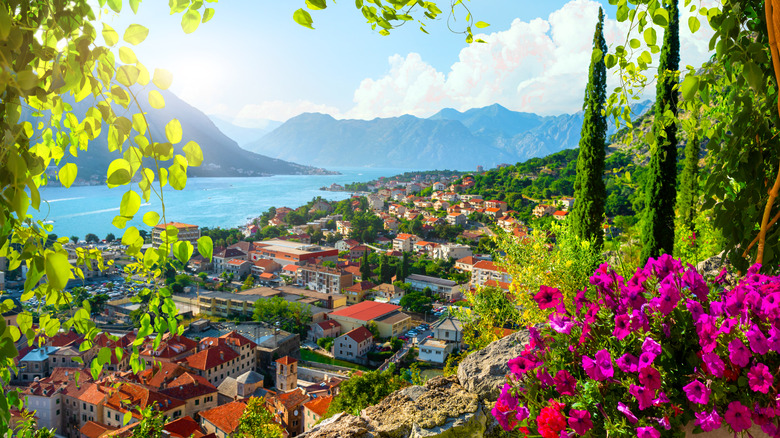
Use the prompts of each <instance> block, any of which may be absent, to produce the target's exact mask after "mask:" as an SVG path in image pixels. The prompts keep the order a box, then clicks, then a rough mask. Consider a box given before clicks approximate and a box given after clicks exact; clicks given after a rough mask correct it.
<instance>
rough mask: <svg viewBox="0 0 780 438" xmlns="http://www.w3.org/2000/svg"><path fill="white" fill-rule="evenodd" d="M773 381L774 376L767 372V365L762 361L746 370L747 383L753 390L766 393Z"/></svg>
mask: <svg viewBox="0 0 780 438" xmlns="http://www.w3.org/2000/svg"><path fill="white" fill-rule="evenodd" d="M774 383H775V377H774V376H773V375H772V373H770V372H769V367H767V366H766V365H764V364H762V363H758V364H756V365H754V366H753V368H751V369H750V371H748V384H750V389H752V390H753V391H756V392H762V393H764V394H767V393H769V388H770V387H771V386H772V385H773V384H774Z"/></svg>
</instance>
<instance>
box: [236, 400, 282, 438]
mask: <svg viewBox="0 0 780 438" xmlns="http://www.w3.org/2000/svg"><path fill="white" fill-rule="evenodd" d="M234 435H235V436H236V437H241V438H281V437H282V435H283V434H282V428H281V426H280V425H279V424H277V423H276V422H275V421H274V414H273V413H272V412H271V411H269V410H268V407H267V406H266V402H265V398H263V397H250V398H249V402H248V403H247V404H246V408H244V413H243V414H241V418H240V419H239V420H238V428H236V431H235V433H234Z"/></svg>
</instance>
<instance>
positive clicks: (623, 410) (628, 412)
mask: <svg viewBox="0 0 780 438" xmlns="http://www.w3.org/2000/svg"><path fill="white" fill-rule="evenodd" d="M617 410H618V411H620V412H621V413H622V414H623V415H625V416H626V418H628V421H629V422H630V423H631V424H636V422H637V421H639V419H638V418H636V415H634V413H633V412H631V409H629V408H628V406H626V404H625V403H623V402H618V404H617Z"/></svg>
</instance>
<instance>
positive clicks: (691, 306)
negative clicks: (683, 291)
mask: <svg viewBox="0 0 780 438" xmlns="http://www.w3.org/2000/svg"><path fill="white" fill-rule="evenodd" d="M685 307H687V308H688V311H689V312H691V316H692V317H693V320H694V321H698V320H699V317H700V316H702V315H703V314H704V308H703V307H702V306H701V304H700V303H699V302H698V301H696V300H693V299H690V298H688V299H687V300H686V301H685Z"/></svg>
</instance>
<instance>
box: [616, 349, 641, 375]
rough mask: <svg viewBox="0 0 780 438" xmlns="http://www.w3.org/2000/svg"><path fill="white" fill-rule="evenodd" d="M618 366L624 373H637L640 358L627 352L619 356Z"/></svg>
mask: <svg viewBox="0 0 780 438" xmlns="http://www.w3.org/2000/svg"><path fill="white" fill-rule="evenodd" d="M616 362H617V366H618V368H620V371H623V372H624V373H635V372H637V371H638V370H637V368H638V366H639V359H638V358H637V357H636V356H634V355H633V354H631V353H626V354H624V355H622V356H620V358H618V360H617V361H616Z"/></svg>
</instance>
